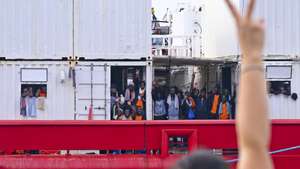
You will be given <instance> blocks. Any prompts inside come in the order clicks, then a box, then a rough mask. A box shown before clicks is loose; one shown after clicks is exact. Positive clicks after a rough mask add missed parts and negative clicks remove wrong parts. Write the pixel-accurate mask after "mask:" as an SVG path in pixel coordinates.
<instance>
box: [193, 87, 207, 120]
mask: <svg viewBox="0 0 300 169" xmlns="http://www.w3.org/2000/svg"><path fill="white" fill-rule="evenodd" d="M196 105H197V106H196V110H197V119H202V120H204V119H209V112H208V104H207V99H206V92H205V90H203V89H202V90H201V93H200V96H199V97H198V100H197V101H196Z"/></svg>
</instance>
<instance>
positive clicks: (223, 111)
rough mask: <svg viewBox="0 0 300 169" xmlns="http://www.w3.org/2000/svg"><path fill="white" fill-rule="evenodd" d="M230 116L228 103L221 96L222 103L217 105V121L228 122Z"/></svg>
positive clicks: (224, 97)
mask: <svg viewBox="0 0 300 169" xmlns="http://www.w3.org/2000/svg"><path fill="white" fill-rule="evenodd" d="M230 115H231V106H230V103H229V102H228V100H227V97H226V96H225V95H223V96H222V102H221V103H220V105H219V112H218V116H219V119H221V120H228V119H230Z"/></svg>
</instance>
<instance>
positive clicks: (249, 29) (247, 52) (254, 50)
mask: <svg viewBox="0 0 300 169" xmlns="http://www.w3.org/2000/svg"><path fill="white" fill-rule="evenodd" d="M225 2H226V4H227V5H228V7H229V9H230V11H231V13H232V15H233V16H234V19H235V21H236V25H237V30H238V36H239V40H240V46H241V50H242V53H243V55H244V57H243V62H244V63H245V62H247V63H251V64H254V63H260V62H261V54H262V51H263V48H264V40H265V28H264V21H263V20H259V21H256V20H253V19H252V14H253V10H254V6H255V0H250V2H249V4H248V9H247V13H246V16H242V15H241V14H240V13H239V12H238V10H237V9H236V7H235V6H234V5H233V4H232V2H231V1H230V0H225Z"/></svg>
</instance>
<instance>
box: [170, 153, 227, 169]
mask: <svg viewBox="0 0 300 169" xmlns="http://www.w3.org/2000/svg"><path fill="white" fill-rule="evenodd" d="M172 169H229V166H228V165H227V164H226V163H225V161H223V160H222V159H221V158H220V157H217V156H215V155H213V153H212V152H211V151H207V150H205V151H204V150H202V151H197V152H194V153H192V154H191V155H189V156H186V157H184V158H182V159H181V160H179V161H178V162H177V163H176V165H175V166H174V167H173V168H172Z"/></svg>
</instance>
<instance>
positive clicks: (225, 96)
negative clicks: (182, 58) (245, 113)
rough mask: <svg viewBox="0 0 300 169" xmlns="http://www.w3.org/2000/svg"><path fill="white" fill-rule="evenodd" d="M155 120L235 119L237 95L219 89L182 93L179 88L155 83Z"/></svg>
mask: <svg viewBox="0 0 300 169" xmlns="http://www.w3.org/2000/svg"><path fill="white" fill-rule="evenodd" d="M152 99H153V110H154V111H153V112H154V120H180V119H181V120H194V119H221V120H227V119H234V118H235V95H233V96H232V95H231V94H230V93H229V91H228V90H227V89H225V90H223V92H222V93H220V92H219V89H218V87H216V88H214V90H213V91H210V92H208V91H207V90H206V89H205V88H203V89H201V90H199V89H197V88H193V89H192V90H191V91H186V92H184V93H183V92H182V91H181V90H179V89H178V88H177V87H171V88H170V89H166V88H164V87H161V86H158V85H156V84H155V83H154V85H153V89H152Z"/></svg>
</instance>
